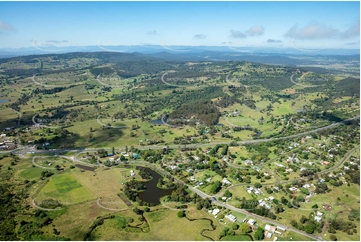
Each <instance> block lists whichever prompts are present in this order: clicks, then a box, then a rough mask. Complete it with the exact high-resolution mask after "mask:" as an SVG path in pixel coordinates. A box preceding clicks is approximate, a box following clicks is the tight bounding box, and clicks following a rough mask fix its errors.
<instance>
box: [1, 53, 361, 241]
mask: <svg viewBox="0 0 361 242" xmlns="http://www.w3.org/2000/svg"><path fill="white" fill-rule="evenodd" d="M14 66H17V68H20V69H21V71H18V72H16V73H15V72H14V71H13V68H14ZM0 70H2V72H1V73H2V74H1V75H6V77H7V79H6V81H5V80H2V79H0V84H1V86H0V88H1V96H0V98H1V99H4V100H8V101H6V102H2V103H0V111H1V114H2V115H1V116H0V128H1V130H2V136H1V138H0V143H2V145H1V147H2V150H1V153H0V158H1V160H0V163H1V170H0V174H1V179H2V180H1V183H2V184H1V189H2V190H1V191H2V193H3V196H4V201H8V202H7V203H6V204H7V205H6V206H9V208H8V210H9V211H13V212H12V214H9V215H7V214H6V216H7V221H10V222H9V223H11V224H12V225H11V226H13V225H14V226H13V227H11V226H10V225H9V226H5V225H4V227H6V228H8V229H9V230H11V231H12V234H13V235H14V236H15V237H16V236H17V237H16V238H18V239H25V240H55V239H70V240H115V239H119V238H122V240H251V239H255V240H260V238H261V237H262V236H263V237H264V235H265V233H264V231H262V230H264V228H265V226H266V225H268V224H272V223H275V224H276V223H279V224H282V226H284V227H286V226H287V230H286V231H282V232H280V234H279V235H277V237H278V240H291V238H292V240H309V239H312V240H319V239H324V240H332V239H334V236H335V237H337V239H338V240H357V238H358V237H359V233H360V232H359V231H360V225H359V216H357V214H358V213H359V211H360V208H359V196H360V192H359V175H358V172H359V165H360V154H359V118H358V112H359V108H360V106H359V105H360V102H359V76H357V75H351V76H350V75H345V74H344V73H343V72H342V71H336V70H335V71H334V72H332V73H329V72H326V71H325V70H324V72H322V70H323V69H322V68H321V69H312V70H310V69H308V68H307V67H300V66H297V67H296V66H281V65H272V66H270V65H266V64H260V63H251V62H245V61H200V62H197V64H194V63H193V62H188V61H166V60H162V59H155V58H154V59H153V58H151V57H149V59H144V56H143V57H141V56H139V55H136V54H124V53H109V52H98V53H91V54H90V53H68V54H58V55H55V54H50V55H46V56H42V55H39V56H27V57H22V58H18V57H15V58H10V59H8V60H7V59H4V60H2V62H1V63H0ZM318 71H319V72H318ZM321 72H322V73H321ZM310 85H311V86H312V87H310ZM12 90H14V91H12ZM345 120H346V121H345ZM142 167H148V168H151V170H153V171H154V172H157V173H159V175H161V178H160V179H159V180H155V181H154V180H152V179H154V177H152V175H151V173H149V172H148V171H147V170H146V169H143V168H142ZM150 181H153V182H154V184H156V185H154V184H153V183H152V184H153V185H154V187H153V185H150ZM145 184H147V185H145ZM147 186H148V187H147ZM151 186H152V187H151ZM147 189H148V191H153V190H151V189H154V192H153V193H152V195H153V196H154V197H156V196H157V191H161V192H160V194H167V195H164V196H163V195H162V197H161V198H160V201H161V202H160V204H158V203H154V201H148V200H146V198H144V199H143V198H142V199H143V200H142V199H141V198H140V196H139V193H140V192H142V191H147ZM157 189H159V190H157ZM164 190H167V191H169V192H166V191H164ZM9 194H12V195H9ZM156 198H157V197H156ZM354 201H356V202H354ZM158 202H159V201H158ZM330 207H331V208H332V209H330ZM25 210H26V211H28V210H29V214H31V215H34V216H33V217H30V216H28V215H29V214H26V213H25V212H24V213H23V211H25ZM320 214H321V215H320ZM4 216H5V215H4ZM232 216H234V218H233V217H232ZM250 219H255V223H254V224H250V223H248V222H247V221H249V220H250ZM337 221H342V224H339V223H338V222H337ZM261 235H262V236H261ZM272 236H273V237H272ZM272 236H271V238H261V239H264V240H266V241H269V240H272V239H273V238H275V234H274V235H272ZM15 237H14V238H15ZM14 238H13V237H12V238H11V239H14ZM9 239H10V238H9Z"/></svg>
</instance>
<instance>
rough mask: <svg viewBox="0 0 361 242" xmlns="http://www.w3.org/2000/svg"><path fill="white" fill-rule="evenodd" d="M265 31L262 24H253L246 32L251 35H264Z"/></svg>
mask: <svg viewBox="0 0 361 242" xmlns="http://www.w3.org/2000/svg"><path fill="white" fill-rule="evenodd" d="M263 33H264V28H263V27H262V26H253V27H251V28H249V29H248V30H247V31H246V34H247V35H249V36H259V35H262V34H263Z"/></svg>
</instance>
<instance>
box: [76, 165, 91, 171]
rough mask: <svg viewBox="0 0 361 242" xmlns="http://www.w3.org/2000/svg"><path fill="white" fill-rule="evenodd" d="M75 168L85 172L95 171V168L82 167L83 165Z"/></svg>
mask: <svg viewBox="0 0 361 242" xmlns="http://www.w3.org/2000/svg"><path fill="white" fill-rule="evenodd" d="M75 166H76V167H78V168H80V169H83V170H86V171H95V168H94V167H90V166H84V165H79V164H77V165H75Z"/></svg>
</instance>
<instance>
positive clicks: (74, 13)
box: [0, 2, 360, 48]
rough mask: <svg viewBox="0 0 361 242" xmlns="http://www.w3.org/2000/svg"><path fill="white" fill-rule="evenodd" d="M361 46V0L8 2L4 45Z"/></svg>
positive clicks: (1, 23) (1, 28)
mask: <svg viewBox="0 0 361 242" xmlns="http://www.w3.org/2000/svg"><path fill="white" fill-rule="evenodd" d="M142 44H155V45H165V46H171V45H193V46H197V45H207V46H231V47H235V48H236V47H251V46H253V47H294V48H320V47H322V48H359V46H360V3H359V2H0V48H21V47H30V46H32V45H37V46H58V47H61V46H89V45H100V46H107V45H142Z"/></svg>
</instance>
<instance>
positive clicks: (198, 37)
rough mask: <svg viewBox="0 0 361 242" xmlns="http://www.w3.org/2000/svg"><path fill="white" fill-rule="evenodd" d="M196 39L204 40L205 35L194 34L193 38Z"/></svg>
mask: <svg viewBox="0 0 361 242" xmlns="http://www.w3.org/2000/svg"><path fill="white" fill-rule="evenodd" d="M193 37H194V38H196V39H205V38H206V37H207V35H205V34H196V35H194V36H193Z"/></svg>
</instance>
